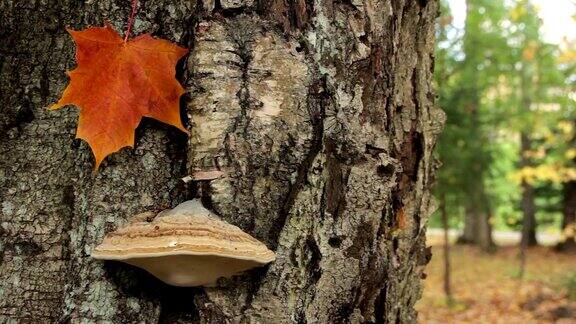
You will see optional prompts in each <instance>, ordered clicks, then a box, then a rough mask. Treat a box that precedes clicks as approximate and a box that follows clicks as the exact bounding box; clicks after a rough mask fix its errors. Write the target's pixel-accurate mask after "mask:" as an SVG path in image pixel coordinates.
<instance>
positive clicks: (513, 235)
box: [426, 228, 560, 246]
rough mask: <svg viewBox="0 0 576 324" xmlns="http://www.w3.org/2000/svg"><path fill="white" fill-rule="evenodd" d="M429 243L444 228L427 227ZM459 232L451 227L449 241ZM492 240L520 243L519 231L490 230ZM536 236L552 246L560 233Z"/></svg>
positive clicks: (441, 235) (540, 240) (507, 243)
mask: <svg viewBox="0 0 576 324" xmlns="http://www.w3.org/2000/svg"><path fill="white" fill-rule="evenodd" d="M426 234H427V237H428V240H429V241H430V242H431V243H429V244H431V245H435V244H436V243H435V242H437V241H438V240H442V239H443V235H444V230H443V229H441V228H428V230H427V232H426ZM460 234H461V231H459V230H455V229H451V230H449V231H448V235H449V237H450V240H451V241H455V240H456V239H457V238H458V237H459V236H460ZM492 236H493V238H494V242H496V244H498V245H517V244H519V243H520V232H513V231H494V232H492ZM536 238H537V240H538V243H539V244H541V245H546V246H552V245H555V244H556V243H558V241H559V240H560V235H558V234H551V233H542V232H540V233H537V234H536Z"/></svg>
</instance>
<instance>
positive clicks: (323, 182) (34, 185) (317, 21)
mask: <svg viewBox="0 0 576 324" xmlns="http://www.w3.org/2000/svg"><path fill="white" fill-rule="evenodd" d="M129 9H130V4H129V1H114V0H99V1H91V2H88V1H87V2H83V1H80V2H79V1H71V0H69V1H53V0H48V1H26V2H24V1H3V2H1V3H0V39H2V40H3V41H2V43H1V44H0V54H1V55H0V93H1V94H2V95H1V97H0V136H1V142H0V197H1V202H0V203H1V207H2V208H1V210H0V226H1V227H0V231H1V237H0V282H1V284H0V318H1V319H2V321H4V320H7V319H12V320H16V321H32V322H57V321H64V322H67V321H70V322H96V321H112V322H177V321H180V322H206V323H216V322H275V323H290V322H321V323H330V322H348V321H349V322H382V323H394V322H414V321H415V318H416V312H415V310H414V308H413V306H414V304H415V302H416V301H417V300H418V298H419V296H420V290H421V285H420V281H421V278H422V277H423V276H424V273H423V270H424V266H425V264H426V263H427V262H428V260H429V258H430V252H429V250H428V249H427V248H426V246H425V225H426V220H427V217H428V215H429V214H430V212H431V210H432V209H433V206H434V204H433V200H432V198H431V196H430V193H429V188H430V185H431V182H432V181H433V173H434V169H435V164H434V160H433V158H432V155H431V152H432V149H433V147H434V145H435V141H436V137H437V135H438V133H439V132H440V130H441V127H442V124H443V120H444V115H443V113H442V112H441V111H439V110H437V109H436V108H434V106H433V97H434V95H433V91H432V89H431V78H432V66H433V56H432V51H433V39H434V17H435V16H436V10H437V3H436V2H435V1H387V0H375V1H374V0H365V1H358V2H331V1H321V0H316V1H294V2H284V1H278V0H269V1H267V0H263V1H260V2H254V1H250V0H245V1H242V0H240V1H233V0H221V1H209V0H206V1H204V2H202V3H194V2H191V1H164V0H157V1H143V2H142V3H141V6H140V10H139V13H138V16H137V20H136V25H135V33H141V32H145V31H148V32H152V33H153V34H154V35H156V36H160V37H163V38H167V39H170V40H172V41H175V42H177V43H179V44H181V45H183V46H187V47H189V48H190V49H191V53H190V55H189V57H188V58H187V59H186V60H185V62H183V63H182V64H181V66H180V68H179V69H178V71H179V72H178V77H179V78H180V79H181V80H182V82H183V83H184V84H185V85H186V88H187V90H188V94H187V96H186V98H184V99H183V108H184V109H185V110H186V113H185V114H183V115H184V117H185V120H186V122H187V124H188V125H189V126H190V130H191V136H190V138H189V139H188V140H187V139H186V138H185V137H184V136H183V135H182V134H180V133H179V132H178V131H177V130H174V129H171V128H169V127H167V126H164V125H161V124H159V123H156V122H152V121H150V120H144V121H143V123H142V125H141V127H139V129H138V130H137V135H136V138H137V143H136V146H135V149H124V150H122V151H121V152H120V153H117V154H114V155H112V156H111V157H109V158H107V160H106V161H105V162H104V163H103V165H102V167H101V169H100V171H99V172H98V173H94V172H93V170H92V163H93V161H92V157H91V153H90V149H89V148H88V146H87V145H86V144H85V143H83V142H81V141H79V140H74V132H75V124H76V120H77V110H76V109H74V108H72V107H71V108H70V109H62V110H59V111H47V110H46V109H45V107H46V106H47V105H48V104H50V103H51V102H53V101H55V99H56V98H57V97H58V96H59V94H60V93H61V91H62V89H63V88H64V86H65V85H66V83H67V79H66V77H65V74H64V71H65V70H66V69H70V68H71V67H72V66H73V65H74V60H73V51H74V49H73V43H72V41H71V40H70V39H69V37H68V36H67V35H66V33H65V28H64V27H66V26H71V27H75V28H85V27H87V26H88V25H101V24H102V23H103V21H104V20H108V21H110V22H111V23H112V24H113V25H114V26H115V27H116V28H117V29H121V28H122V27H123V25H124V22H125V21H126V17H127V16H128V12H129ZM213 169H220V170H222V171H225V176H224V177H222V178H220V179H217V180H214V181H211V182H193V183H189V184H184V183H183V182H182V181H180V178H182V177H183V176H186V175H188V174H192V173H194V172H198V171H206V170H213ZM194 197H201V198H202V201H203V203H204V204H205V206H206V207H207V208H210V209H212V210H213V211H214V212H216V213H218V214H219V215H220V216H221V217H222V218H223V219H225V220H227V221H229V222H231V223H233V224H235V225H238V226H239V227H241V228H242V229H244V230H245V231H247V232H249V233H250V234H252V235H254V236H255V237H257V238H259V239H260V240H262V241H263V242H265V243H266V244H267V245H268V246H269V247H270V248H272V249H274V250H275V251H276V253H277V260H276V262H274V263H273V264H271V265H270V266H268V267H265V268H262V269H257V270H254V271H251V272H248V273H246V274H243V275H239V276H237V277H234V278H233V279H232V280H223V281H222V282H221V284H220V286H219V287H217V288H206V289H204V288H173V287H168V286H166V285H164V284H162V283H160V282H159V281H157V280H156V279H154V278H153V277H151V276H150V275H148V274H146V273H144V272H143V271H140V270H138V269H135V268H132V267H129V266H126V265H123V264H116V263H102V262H98V261H95V260H93V259H91V258H90V257H89V253H90V251H91V249H92V248H93V247H94V246H95V245H96V244H97V243H98V242H99V241H100V240H101V238H102V237H103V235H104V234H105V233H106V232H109V231H111V230H114V229H115V228H116V227H117V226H119V225H121V224H123V223H124V222H125V221H126V219H127V218H128V217H130V216H131V215H133V214H135V213H137V212H141V211H144V210H150V209H162V208H166V207H170V206H174V205H176V204H177V203H179V202H181V201H183V200H186V199H191V198H194Z"/></svg>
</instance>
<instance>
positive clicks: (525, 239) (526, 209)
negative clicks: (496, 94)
mask: <svg viewBox="0 0 576 324" xmlns="http://www.w3.org/2000/svg"><path fill="white" fill-rule="evenodd" d="M520 139H521V143H520V167H521V168H523V167H528V166H531V165H532V163H531V161H530V158H529V157H527V156H526V153H527V152H528V151H530V149H531V146H532V145H531V140H530V137H529V135H528V134H526V133H524V132H522V134H520ZM534 199H535V194H534V187H533V186H532V184H530V183H528V182H527V181H526V180H522V202H521V205H522V214H523V216H522V239H521V243H520V246H522V247H530V246H535V245H537V244H538V241H537V240H536V226H537V224H536V204H535V203H534Z"/></svg>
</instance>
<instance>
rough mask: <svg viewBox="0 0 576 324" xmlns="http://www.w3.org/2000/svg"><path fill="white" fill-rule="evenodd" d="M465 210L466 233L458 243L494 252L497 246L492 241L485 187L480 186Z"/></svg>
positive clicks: (464, 232)
mask: <svg viewBox="0 0 576 324" xmlns="http://www.w3.org/2000/svg"><path fill="white" fill-rule="evenodd" d="M478 187H479V188H476V189H474V192H473V193H472V196H471V197H470V200H469V201H468V202H467V205H466V208H465V210H464V231H463V232H462V235H461V236H460V237H459V238H458V243H461V244H474V245H477V246H479V247H481V248H482V249H483V250H485V251H489V252H490V251H493V250H494V248H495V247H496V245H495V244H494V240H493V239H492V225H491V224H490V209H489V208H488V207H487V206H488V205H489V202H488V198H487V197H486V193H485V192H484V185H483V184H482V183H479V184H478Z"/></svg>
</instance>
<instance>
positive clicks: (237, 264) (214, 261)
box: [119, 255, 263, 287]
mask: <svg viewBox="0 0 576 324" xmlns="http://www.w3.org/2000/svg"><path fill="white" fill-rule="evenodd" d="M119 261H122V262H125V263H128V264H131V265H134V266H137V267H139V268H142V269H144V270H146V271H148V272H150V273H151V274H152V275H154V276H155V277H157V278H158V279H160V280H162V281H164V282H165V283H167V284H169V285H173V286H179V287H195V286H205V287H211V286H215V285H216V282H217V280H218V279H219V278H222V277H224V278H230V277H231V276H232V275H234V274H237V273H239V272H242V271H245V270H248V269H251V268H254V267H258V266H262V265H263V264H262V263H259V262H256V261H253V260H243V259H234V258H228V257H221V256H216V255H166V256H155V257H150V256H144V257H135V258H130V259H125V260H119Z"/></svg>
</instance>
